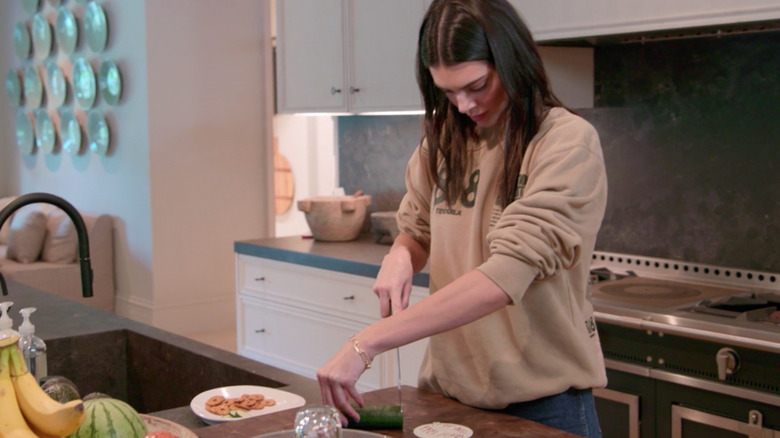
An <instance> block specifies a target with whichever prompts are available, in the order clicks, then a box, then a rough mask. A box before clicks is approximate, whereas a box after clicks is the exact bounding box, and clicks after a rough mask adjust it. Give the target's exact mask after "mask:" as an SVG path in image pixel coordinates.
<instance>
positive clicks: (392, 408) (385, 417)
mask: <svg viewBox="0 0 780 438" xmlns="http://www.w3.org/2000/svg"><path fill="white" fill-rule="evenodd" d="M355 410H356V411H357V413H358V414H360V422H357V421H355V420H354V419H352V418H349V424H348V425H347V427H348V428H352V429H403V427H404V413H403V410H402V409H401V406H399V405H367V406H363V407H362V408H355Z"/></svg>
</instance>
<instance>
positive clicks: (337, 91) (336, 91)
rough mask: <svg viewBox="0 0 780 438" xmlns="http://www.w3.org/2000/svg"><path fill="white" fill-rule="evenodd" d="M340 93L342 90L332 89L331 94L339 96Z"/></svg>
mask: <svg viewBox="0 0 780 438" xmlns="http://www.w3.org/2000/svg"><path fill="white" fill-rule="evenodd" d="M339 93H341V88H336V87H330V94H332V95H336V94H339Z"/></svg>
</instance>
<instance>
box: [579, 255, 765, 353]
mask: <svg viewBox="0 0 780 438" xmlns="http://www.w3.org/2000/svg"><path fill="white" fill-rule="evenodd" d="M590 283H591V284H590V293H591V296H592V299H593V304H594V308H595V310H596V317H597V320H599V319H600V320H602V321H607V322H611V323H616V324H619V325H625V326H627V327H632V328H642V329H648V330H664V331H670V332H680V333H679V334H681V335H688V336H692V337H699V338H702V339H709V340H719V341H729V342H731V343H736V344H744V345H746V346H750V347H754V348H760V349H762V350H768V351H775V352H780V284H778V276H777V275H776V274H772V273H767V272H756V271H748V270H739V269H733V268H723V267H717V266H708V265H701V264H692V263H683V262H676V261H671V260H663V259H655V258H649V257H639V256H628V255H623V254H611V253H603V252H597V253H595V254H594V257H593V261H592V263H591V281H590Z"/></svg>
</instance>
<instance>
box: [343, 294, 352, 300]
mask: <svg viewBox="0 0 780 438" xmlns="http://www.w3.org/2000/svg"><path fill="white" fill-rule="evenodd" d="M344 299H345V300H354V299H355V296H354V295H347V296H346V297H344Z"/></svg>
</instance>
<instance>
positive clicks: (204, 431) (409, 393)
mask: <svg viewBox="0 0 780 438" xmlns="http://www.w3.org/2000/svg"><path fill="white" fill-rule="evenodd" d="M8 285H9V295H8V296H4V297H2V298H0V300H2V301H12V302H13V303H14V306H13V309H12V311H11V312H10V316H11V317H12V318H13V320H14V327H18V325H19V324H20V323H21V316H20V315H19V312H18V309H20V308H22V307H36V309H37V310H36V312H35V313H34V314H33V318H32V319H33V323H34V324H35V326H36V334H37V335H38V336H40V337H41V338H42V339H44V340H45V341H46V342H47V344H49V345H57V346H58V347H62V346H63V345H68V344H67V342H70V341H69V340H71V339H74V338H76V339H78V338H79V337H82V338H83V337H87V338H88V339H90V340H92V336H102V335H105V334H106V333H111V332H113V331H123V330H128V331H132V332H134V333H137V334H140V335H142V336H141V337H143V338H145V339H149V338H151V339H152V340H154V341H155V342H156V341H160V342H163V343H165V344H170V345H173V346H175V347H176V348H177V349H183V350H186V352H187V353H188V354H189V356H188V357H190V359H191V361H194V362H197V361H198V360H204V363H205V362H208V361H209V360H216V361H219V362H222V363H225V364H228V365H230V366H232V367H236V368H238V369H240V371H241V372H242V373H249V374H251V375H255V376H257V377H258V378H262V379H271V380H274V381H276V382H283V383H284V386H281V387H280V389H282V390H284V391H289V392H292V393H295V394H298V395H301V396H302V397H304V398H305V399H306V400H307V404H317V403H319V396H320V395H319V388H318V386H317V384H316V381H314V380H312V379H308V378H304V377H301V376H298V375H295V374H292V373H289V372H286V371H283V370H280V369H278V368H274V367H271V366H268V365H265V364H262V363H260V362H257V361H254V360H251V359H247V358H244V357H241V356H238V355H236V354H234V353H231V352H229V351H225V350H221V349H218V348H214V347H211V346H209V345H206V344H203V343H201V342H198V341H194V340H191V339H188V338H185V337H182V336H179V335H176V334H174V333H171V332H168V331H165V330H161V329H158V328H155V327H152V326H149V325H146V324H143V323H139V322H136V321H133V320H130V319H128V318H124V317H121V316H119V315H115V314H113V313H110V312H105V311H102V310H99V309H95V308H92V307H89V306H85V305H83V304H80V303H77V302H75V301H71V300H68V299H65V298H61V297H58V296H55V295H52V294H49V293H46V292H42V291H39V290H36V289H32V288H29V287H26V286H23V285H20V284H18V283H15V282H8ZM135 342H140V344H141V348H142V349H145V348H146V347H147V346H148V345H147V344H148V342H147V341H135ZM145 342H146V343H145ZM102 347H103V346H102V345H90V346H89V347H86V349H87V350H88V351H73V352H70V353H69V354H67V355H69V356H71V355H76V356H78V355H79V354H85V355H94V354H96V353H98V351H96V350H99V349H100V348H102ZM136 348H137V346H136ZM53 350H54V348H51V347H50V348H49V355H50V358H51V357H52V356H53V355H54V354H55V352H54V351H53ZM150 350H153V348H150ZM144 353H145V351H142V352H138V351H136V352H134V353H133V354H141V355H143V354H144ZM146 353H148V352H146ZM56 354H57V355H59V356H62V351H60V352H57V353H56ZM105 356H106V357H107V358H108V359H107V360H108V361H113V362H118V361H120V360H121V358H122V357H123V355H122V354H120V353H119V352H117V354H108V355H105ZM152 358H156V357H155V356H151V357H144V358H143V359H144V361H146V362H152V360H151V359H152ZM193 359H194V360H193ZM166 360H168V361H169V362H170V358H162V357H161V358H159V360H158V361H156V362H163V363H164V362H166ZM55 362H58V361H55ZM49 363H50V371H51V368H52V366H53V365H54V368H56V367H57V366H56V363H55V364H52V360H50V361H49ZM77 365H78V364H77ZM157 365H158V364H153V367H154V366H157ZM188 365H193V364H192V363H190V364H188ZM167 366H175V364H169V365H167ZM194 367H195V368H198V364H197V363H196V364H194ZM182 368H183V367H182ZM153 369H154V368H153ZM145 370H146V369H144V371H145ZM173 371H174V375H176V372H178V371H179V367H178V366H176V369H175V370H173ZM63 375H64V374H63ZM93 375H94V376H95V377H96V378H99V379H108V380H110V379H112V378H116V376H103V375H100V373H93ZM244 375H246V374H244ZM66 377H67V375H66ZM177 383H179V382H170V381H169V382H167V384H169V385H174V384H177ZM191 383H192V384H196V383H201V384H202V383H203V382H184V384H185V385H186V384H191ZM159 386H163V388H161V391H162V392H161V394H165V386H166V384H165V383H164V384H162V385H159ZM179 386H181V385H179ZM364 396H365V401H366V402H367V403H369V404H371V403H375V404H394V403H395V401H396V400H398V398H397V397H398V393H397V391H396V388H385V389H382V390H378V391H373V392H369V393H366V394H365V395H364ZM187 397H188V398H189V395H188V396H187ZM403 406H404V428H403V430H387V431H377V432H381V433H383V434H385V435H386V436H389V437H413V436H414V432H413V431H414V427H416V426H418V425H422V424H427V423H430V422H434V421H439V422H451V423H458V424H462V425H465V426H468V427H470V428H472V429H473V430H474V432H475V434H476V436H480V437H499V436H517V437H538V436H549V437H560V438H563V437H570V436H573V435H570V434H568V433H565V432H562V431H559V430H556V429H552V428H549V427H546V426H542V425H540V424H537V423H534V422H531V421H528V420H523V419H520V418H516V417H512V416H509V415H505V414H498V413H493V412H488V411H483V410H480V409H475V408H471V407H468V406H466V405H463V404H460V403H458V402H456V401H454V400H452V399H449V398H446V397H444V396H441V395H439V394H435V393H431V392H426V391H420V390H418V389H416V388H412V387H404V388H403ZM295 411H296V410H294V409H289V410H285V411H279V412H275V413H271V414H268V415H264V416H259V417H253V418H247V419H244V420H240V421H233V422H227V423H222V424H217V425H213V426H208V425H206V424H205V423H203V422H202V421H201V420H200V419H198V418H197V417H196V416H195V415H194V414H193V413H192V411H191V410H190V408H189V406H182V407H178V408H174V409H167V410H160V411H153V412H148V413H149V414H150V415H153V416H156V417H161V418H165V419H168V420H171V421H174V422H176V423H179V424H181V425H182V426H185V427H187V428H189V429H191V430H192V431H193V432H195V434H196V435H198V436H199V437H202V438H211V437H214V438H216V437H236V438H250V437H256V436H258V435H259V434H262V433H267V432H273V431H279V430H288V429H291V428H292V423H293V419H294V415H295ZM510 431H511V432H510Z"/></svg>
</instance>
